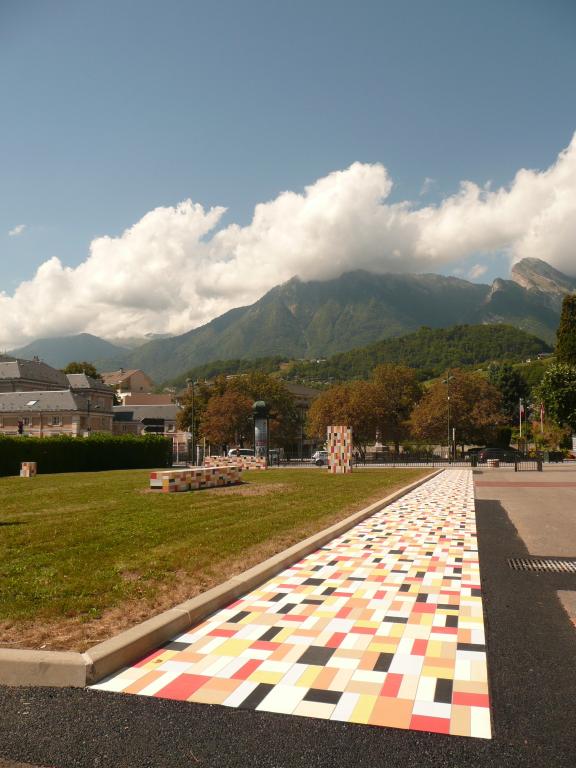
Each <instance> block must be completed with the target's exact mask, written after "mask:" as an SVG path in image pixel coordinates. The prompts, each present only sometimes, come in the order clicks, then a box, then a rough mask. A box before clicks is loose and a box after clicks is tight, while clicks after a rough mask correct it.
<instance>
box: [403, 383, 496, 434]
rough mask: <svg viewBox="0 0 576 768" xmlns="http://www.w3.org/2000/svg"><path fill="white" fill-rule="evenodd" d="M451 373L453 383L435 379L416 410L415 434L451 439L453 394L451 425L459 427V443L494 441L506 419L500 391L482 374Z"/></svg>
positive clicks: (457, 432) (413, 422) (412, 416)
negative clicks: (449, 435)
mask: <svg viewBox="0 0 576 768" xmlns="http://www.w3.org/2000/svg"><path fill="white" fill-rule="evenodd" d="M450 375H451V377H452V379H451V380H450V382H449V384H445V383H443V382H442V381H441V380H439V381H437V382H435V383H434V384H433V385H432V386H431V387H430V389H428V390H427V392H426V393H425V394H424V397H423V398H422V399H421V400H420V402H419V403H418V404H417V405H416V407H415V408H414V410H413V411H412V415H411V418H410V423H411V428H412V434H413V435H414V437H416V438H417V439H419V440H425V441H428V442H437V443H445V442H446V441H447V426H448V395H449V396H450V426H451V428H454V429H455V430H456V440H457V442H458V443H461V444H466V443H468V444H470V443H472V444H480V443H485V442H490V441H491V439H492V438H493V436H494V435H495V432H496V430H497V428H498V427H499V426H501V425H502V424H504V423H505V422H506V416H505V415H504V414H503V413H502V396H501V394H500V392H499V391H498V390H497V389H496V387H494V386H493V385H492V384H490V383H489V382H488V381H486V379H484V378H482V377H481V376H477V375H475V374H472V373H467V372H465V371H459V370H453V371H451V372H450ZM447 378H448V377H447ZM446 380H447V379H446ZM448 387H449V388H450V392H448Z"/></svg>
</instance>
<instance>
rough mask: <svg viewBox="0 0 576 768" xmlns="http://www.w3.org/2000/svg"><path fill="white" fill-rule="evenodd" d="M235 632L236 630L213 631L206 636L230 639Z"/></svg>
mask: <svg viewBox="0 0 576 768" xmlns="http://www.w3.org/2000/svg"><path fill="white" fill-rule="evenodd" d="M237 631H238V630H237V629H213V630H212V632H208V635H209V636H210V637H232V636H233V635H235V634H236V632H237Z"/></svg>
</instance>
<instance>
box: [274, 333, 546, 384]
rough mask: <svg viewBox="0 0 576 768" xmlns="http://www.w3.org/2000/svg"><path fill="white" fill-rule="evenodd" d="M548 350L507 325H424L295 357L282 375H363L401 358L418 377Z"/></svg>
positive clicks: (318, 378) (319, 378)
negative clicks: (324, 354) (309, 357)
mask: <svg viewBox="0 0 576 768" xmlns="http://www.w3.org/2000/svg"><path fill="white" fill-rule="evenodd" d="M549 351H550V347H549V346H548V344H546V342H545V341H542V339H539V338H537V337H536V336H531V335H530V334H528V333H525V332H524V331H521V330H519V329H518V328H513V327H512V326H509V325H455V326H453V327H452V328H427V327H423V328H421V329H420V330H419V331H417V332H416V333H411V334H409V335H407V336H401V337H400V338H394V339H384V340H383V341H378V342H376V343H375V344H370V345H369V346H367V347H362V348H359V349H351V350H349V351H348V352H341V353H339V354H337V355H333V356H332V357H329V358H328V359H327V360H323V361H320V362H308V361H307V362H296V363H294V364H293V365H292V366H291V368H290V370H289V371H288V372H287V373H285V374H284V378H288V379H292V380H295V381H302V382H308V383H312V382H315V383H322V382H329V381H348V380H351V379H364V378H368V376H369V375H370V372H371V371H372V370H373V369H374V368H375V367H376V366H377V365H379V364H381V363H402V364H404V365H408V366H410V367H412V368H416V369H418V371H419V377H420V378H421V379H422V380H425V379H430V378H433V377H434V376H438V375H440V374H441V373H442V372H443V371H445V370H446V369H447V368H451V367H452V368H455V367H462V366H470V365H480V364H482V363H486V362H489V361H492V360H509V361H511V362H515V361H520V360H525V359H526V358H530V357H536V355H538V354H539V353H540V352H549Z"/></svg>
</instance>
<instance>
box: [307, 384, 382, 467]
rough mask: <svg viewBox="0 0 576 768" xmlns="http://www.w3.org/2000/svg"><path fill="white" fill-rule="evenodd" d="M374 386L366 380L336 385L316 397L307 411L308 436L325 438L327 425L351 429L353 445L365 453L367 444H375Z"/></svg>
mask: <svg viewBox="0 0 576 768" xmlns="http://www.w3.org/2000/svg"><path fill="white" fill-rule="evenodd" d="M373 394H374V387H373V385H372V384H370V383H369V382H367V381H354V382H351V383H350V384H338V385H336V386H334V387H330V389H327V390H325V391H324V392H322V394H321V395H319V396H318V397H317V398H316V399H315V400H314V402H313V403H312V405H311V406H310V410H309V411H308V427H307V431H308V433H309V434H310V435H311V436H313V437H317V438H320V439H321V440H325V439H326V429H327V427H329V426H334V425H342V426H347V427H352V441H353V443H354V446H355V447H356V448H357V449H358V450H359V451H360V452H361V453H365V450H366V445H368V443H371V442H373V441H374V438H375V436H376V429H377V418H376V413H375V409H374V403H373Z"/></svg>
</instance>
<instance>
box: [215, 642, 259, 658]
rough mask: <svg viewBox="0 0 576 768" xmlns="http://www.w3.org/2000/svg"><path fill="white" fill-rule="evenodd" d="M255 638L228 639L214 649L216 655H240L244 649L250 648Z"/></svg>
mask: <svg viewBox="0 0 576 768" xmlns="http://www.w3.org/2000/svg"><path fill="white" fill-rule="evenodd" d="M253 642H254V641H253V640H226V641H225V642H223V643H222V645H219V646H218V648H215V649H214V650H213V651H212V654H213V655H215V656H240V654H241V653H242V651H245V650H246V648H249V647H250V646H251V645H252V643H253Z"/></svg>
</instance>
